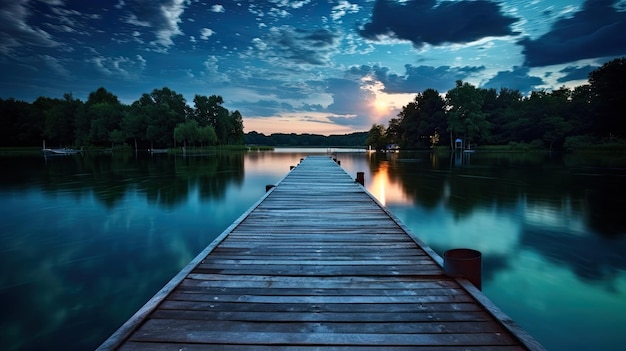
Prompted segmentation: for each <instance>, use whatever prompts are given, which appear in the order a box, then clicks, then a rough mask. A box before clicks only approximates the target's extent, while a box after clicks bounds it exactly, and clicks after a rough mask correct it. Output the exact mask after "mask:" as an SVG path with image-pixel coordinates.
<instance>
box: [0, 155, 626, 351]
mask: <svg viewBox="0 0 626 351" xmlns="http://www.w3.org/2000/svg"><path fill="white" fill-rule="evenodd" d="M313 151H315V152H317V153H326V152H328V150H326V149H322V150H310V149H306V150H305V149H294V150H289V151H288V152H284V150H282V152H250V153H236V152H230V153H215V154H212V155H203V156H199V157H186V158H183V157H173V156H167V155H154V156H149V155H147V154H144V155H141V154H140V155H137V156H136V155H133V154H129V155H117V154H114V155H90V154H86V155H82V156H80V155H75V156H71V157H60V158H49V159H47V160H46V159H43V158H42V157H41V156H40V155H37V156H36V157H23V156H21V157H13V158H11V157H2V158H1V161H2V163H3V169H4V170H5V171H3V172H2V173H0V211H2V213H3V217H2V220H1V221H0V257H1V258H0V260H1V262H2V267H3V271H2V273H1V275H0V308H1V309H2V311H3V313H2V315H0V345H3V348H4V349H9V350H11V349H14V350H17V349H26V350H29V349H33V350H34V349H55V348H58V349H93V348H94V347H96V346H97V345H99V344H100V343H101V342H102V341H103V340H104V339H105V338H106V337H108V336H109V335H110V333H112V332H113V331H114V330H115V329H117V328H118V327H119V326H120V324H121V323H123V322H124V321H125V320H126V319H127V318H128V317H129V316H130V315H131V314H132V313H134V312H135V311H136V309H137V308H139V307H140V306H141V305H143V303H145V301H146V300H148V299H149V298H150V297H151V296H152V295H153V294H154V293H155V292H156V291H158V289H160V288H161V287H162V286H163V284H165V282H167V281H168V280H169V279H170V278H171V277H172V276H173V275H174V274H175V273H176V272H178V270H179V269H180V268H181V267H183V266H184V265H186V264H187V263H188V262H189V261H190V260H191V259H192V258H193V257H194V256H195V255H196V254H197V253H198V252H200V251H201V250H202V249H203V248H204V247H206V245H208V244H209V243H210V242H211V241H212V240H213V238H214V237H215V236H217V235H218V234H219V233H221V232H222V231H223V230H224V229H225V228H226V227H228V225H230V224H231V223H232V222H233V221H234V220H235V219H236V218H237V217H239V215H240V214H241V213H243V212H244V211H245V210H246V209H248V208H249V207H250V206H251V205H252V204H253V203H254V202H256V201H257V200H258V199H259V198H260V197H261V196H262V195H263V194H264V193H265V185H267V184H274V183H276V182H277V181H278V180H280V179H281V178H282V177H284V176H285V175H286V174H287V172H288V171H289V166H293V165H296V164H297V163H298V162H299V160H300V159H301V158H303V157H305V156H306V155H308V154H310V153H312V152H313ZM334 156H336V157H337V158H338V159H339V160H340V161H341V165H342V167H343V168H344V169H345V170H346V171H347V172H348V173H349V174H350V175H351V176H353V177H354V176H355V175H356V172H361V171H362V172H365V173H366V187H367V189H368V190H369V191H370V192H371V193H372V194H373V195H375V196H376V197H377V198H378V199H379V200H380V201H381V202H382V203H384V204H385V205H386V206H387V207H388V208H389V209H390V210H391V211H392V212H393V213H394V214H395V215H396V216H397V217H399V218H400V219H401V220H402V221H403V222H404V223H405V224H406V225H407V226H408V227H409V228H411V230H412V231H413V232H415V233H416V234H417V235H418V236H419V237H420V238H421V239H422V240H424V241H425V242H426V243H427V244H429V245H430V246H431V247H432V248H433V249H434V250H435V251H437V252H439V253H440V254H441V253H443V252H444V251H445V250H448V249H451V248H457V247H471V248H475V249H478V250H481V251H482V252H483V265H484V270H483V291H484V292H485V293H486V294H487V295H488V296H489V297H490V298H491V299H492V300H494V302H495V303H496V304H497V305H498V306H499V307H501V308H502V309H503V310H504V311H505V312H506V313H507V314H509V315H510V316H511V317H513V319H514V320H515V321H516V322H518V323H519V324H521V325H522V326H523V327H524V328H525V329H526V330H528V331H529V332H530V333H531V334H532V335H533V336H534V337H536V338H537V339H538V340H540V341H541V342H542V343H543V344H544V345H545V346H546V347H547V348H548V349H550V350H557V351H558V350H569V349H603V350H619V349H621V347H620V345H621V344H620V343H621V330H620V327H621V326H623V325H626V315H624V314H623V313H622V311H624V310H626V257H625V256H626V255H624V253H625V252H626V235H625V234H626V222H625V221H623V220H621V218H620V217H621V216H622V213H621V212H622V211H621V210H623V209H624V208H626V203H625V201H626V190H625V189H624V188H623V187H622V183H623V180H624V178H625V177H626V161H624V160H623V159H621V158H618V157H611V156H607V157H606V158H578V157H574V156H565V157H557V156H554V155H552V156H550V155H544V154H480V153H474V154H471V155H456V156H455V155H454V154H452V155H451V154H433V153H428V152H423V153H419V152H416V153H399V154H376V153H362V152H359V153H341V154H335V155H334ZM5 345H8V346H6V347H4V346H5ZM54 345H58V347H56V346H54Z"/></svg>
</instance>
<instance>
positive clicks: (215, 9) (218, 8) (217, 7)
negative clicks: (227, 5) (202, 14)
mask: <svg viewBox="0 0 626 351" xmlns="http://www.w3.org/2000/svg"><path fill="white" fill-rule="evenodd" d="M211 11H212V12H217V13H223V12H226V10H224V6H222V5H213V6H211Z"/></svg>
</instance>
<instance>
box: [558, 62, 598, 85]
mask: <svg viewBox="0 0 626 351" xmlns="http://www.w3.org/2000/svg"><path fill="white" fill-rule="evenodd" d="M598 67H599V66H591V65H586V66H583V67H574V66H567V67H565V68H564V69H562V70H560V71H559V72H560V73H565V75H564V76H563V77H561V78H559V79H557V82H559V83H565V82H569V81H572V80H583V79H588V78H589V73H591V71H593V70H595V69H597V68H598Z"/></svg>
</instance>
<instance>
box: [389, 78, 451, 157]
mask: <svg viewBox="0 0 626 351" xmlns="http://www.w3.org/2000/svg"><path fill="white" fill-rule="evenodd" d="M445 108H446V104H445V101H444V99H443V98H442V97H441V95H440V94H439V92H438V91H437V90H434V89H426V90H424V92H422V93H419V94H417V96H416V97H415V99H414V101H413V102H410V103H409V104H408V105H407V106H405V107H404V108H403V110H402V111H401V112H400V114H399V115H398V117H400V128H401V130H402V137H401V138H400V145H401V146H402V147H403V148H406V149H425V148H430V147H432V146H434V145H435V144H436V142H438V141H439V138H440V136H441V135H442V134H443V133H444V132H445V131H446V128H447V121H446V113H445Z"/></svg>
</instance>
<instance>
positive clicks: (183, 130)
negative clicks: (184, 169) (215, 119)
mask: <svg viewBox="0 0 626 351" xmlns="http://www.w3.org/2000/svg"><path fill="white" fill-rule="evenodd" d="M174 139H175V140H176V142H178V143H183V146H185V147H186V146H187V143H189V144H191V145H194V144H195V143H196V142H199V141H200V126H199V125H198V122H197V121H196V120H195V119H192V120H189V121H187V122H183V123H179V124H178V125H177V126H176V128H174Z"/></svg>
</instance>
